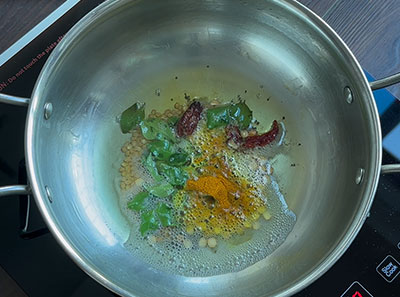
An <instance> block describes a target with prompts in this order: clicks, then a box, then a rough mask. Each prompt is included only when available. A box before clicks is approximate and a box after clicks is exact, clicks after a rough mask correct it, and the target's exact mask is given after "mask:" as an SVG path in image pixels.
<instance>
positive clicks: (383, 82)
mask: <svg viewBox="0 0 400 297" xmlns="http://www.w3.org/2000/svg"><path fill="white" fill-rule="evenodd" d="M397 83H400V72H399V73H396V74H393V75H391V76H388V77H385V78H382V79H378V80H376V81H373V82H370V83H369V86H370V87H371V90H372V91H374V90H379V89H383V88H386V87H389V86H391V85H394V84H397ZM387 173H400V164H387V165H382V169H381V174H387Z"/></svg>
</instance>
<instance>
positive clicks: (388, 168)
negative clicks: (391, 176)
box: [381, 164, 400, 174]
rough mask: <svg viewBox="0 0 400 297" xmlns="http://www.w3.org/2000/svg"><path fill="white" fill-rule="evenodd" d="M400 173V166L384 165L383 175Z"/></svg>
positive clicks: (382, 168)
mask: <svg viewBox="0 0 400 297" xmlns="http://www.w3.org/2000/svg"><path fill="white" fill-rule="evenodd" d="M387 173H400V164H388V165H382V167H381V174H387Z"/></svg>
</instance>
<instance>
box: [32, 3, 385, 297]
mask: <svg viewBox="0 0 400 297" xmlns="http://www.w3.org/2000/svg"><path fill="white" fill-rule="evenodd" d="M128 2H131V1H129V0H108V1H106V2H104V3H102V4H100V5H99V6H98V7H96V8H95V9H94V10H92V11H91V12H89V14H87V15H86V16H85V17H84V18H83V19H81V20H80V21H79V22H78V23H77V24H76V25H74V27H73V28H72V29H71V30H70V31H69V32H68V33H67V35H66V36H65V37H64V39H63V40H62V42H61V43H60V44H59V45H58V46H57V47H56V48H55V50H54V51H53V53H52V54H51V56H50V57H49V59H48V61H47V62H46V64H45V66H44V67H43V69H42V71H41V73H40V75H39V77H38V80H37V81H36V84H35V87H34V90H33V93H32V99H31V104H30V106H29V109H28V114H27V121H26V128H25V155H26V158H27V171H28V177H29V180H30V183H31V187H32V190H33V193H34V197H35V201H36V203H37V205H38V206H39V210H40V212H41V214H42V216H43V218H44V220H45V222H46V224H47V226H48V227H49V229H50V231H51V232H52V234H53V236H54V237H55V238H56V240H57V241H58V243H59V244H60V245H61V247H62V248H63V249H64V250H65V252H66V253H67V254H68V255H69V256H70V258H71V259H72V260H73V261H74V262H75V263H76V264H77V265H78V266H79V267H80V268H81V269H82V270H83V271H85V272H86V273H87V274H88V275H89V276H91V277H92V278H93V279H95V280H96V281H97V282H99V283H100V284H101V285H103V286H105V287H107V288H108V289H110V290H111V291H113V292H114V293H116V294H120V295H123V296H133V297H134V296H136V295H134V294H133V293H131V292H129V291H127V290H126V289H124V288H121V287H120V286H118V285H117V284H115V283H114V282H112V281H110V280H109V279H107V278H106V277H105V276H104V275H103V274H102V273H101V272H99V271H98V270H97V269H96V267H93V266H92V265H90V264H88V263H87V261H86V260H85V257H84V255H82V254H81V253H80V252H79V250H77V249H76V248H75V247H74V245H73V243H72V242H70V241H69V239H68V238H67V237H66V236H65V235H64V233H63V231H62V229H61V228H60V226H59V225H58V224H57V223H56V220H55V218H54V216H53V215H52V213H51V206H50V205H49V204H48V203H46V193H45V190H44V188H43V187H42V185H41V182H40V168H39V166H37V164H36V161H35V150H34V148H35V139H34V135H35V131H34V128H35V123H36V121H37V120H38V119H37V118H38V116H39V115H41V110H42V108H43V106H42V105H43V104H44V102H41V100H40V94H41V92H42V89H43V88H44V87H45V86H46V82H47V79H48V75H49V73H50V72H51V71H50V70H51V69H52V68H53V67H55V66H56V65H57V61H58V60H59V58H60V56H62V54H63V53H64V51H65V50H68V49H69V47H70V46H71V45H72V43H73V42H74V41H75V40H76V38H77V37H79V36H80V35H81V33H82V30H83V29H85V28H87V27H88V26H89V25H90V24H92V23H93V22H95V21H96V20H97V19H98V18H100V17H101V16H103V15H106V14H107V13H108V12H109V9H110V8H111V7H112V8H113V10H115V9H117V8H119V7H122V6H124V5H125V4H126V3H128ZM282 2H283V5H288V6H289V7H291V8H292V9H295V10H297V11H298V12H300V13H302V14H303V15H305V16H306V18H308V19H309V20H310V21H311V22H313V23H315V24H316V25H318V27H319V28H320V29H321V30H322V31H323V32H324V33H325V34H327V35H328V36H329V38H330V39H331V40H332V41H333V42H334V44H335V45H336V46H337V47H338V48H340V50H341V52H342V53H343V54H344V55H346V57H347V58H348V59H350V60H351V61H352V63H353V65H352V66H353V68H354V69H353V70H354V71H355V75H357V76H358V77H359V78H360V79H361V80H360V82H359V83H360V85H361V86H364V88H365V89H366V90H365V91H366V94H367V95H368V98H366V99H367V100H365V107H366V108H367V109H368V112H369V114H370V115H371V119H372V123H371V127H372V129H373V130H374V135H373V136H374V137H375V139H374V144H375V147H374V148H373V151H372V152H373V153H375V154H374V156H373V158H374V160H373V161H371V171H370V172H369V173H367V175H368V179H369V180H370V183H369V187H367V188H366V192H365V194H364V197H363V199H362V202H361V205H360V209H359V211H358V213H357V217H355V218H354V220H353V222H352V224H351V225H350V226H349V227H348V231H347V233H346V234H345V236H344V237H343V238H341V239H338V244H337V245H336V247H335V248H334V249H333V250H332V251H331V252H330V253H329V255H328V256H327V257H326V258H325V259H323V260H322V261H320V262H319V263H317V264H315V266H314V268H313V270H311V271H310V272H309V274H308V275H307V276H305V277H303V278H301V279H297V280H294V281H293V282H292V283H291V285H290V287H285V288H282V290H283V291H282V292H279V293H276V294H275V295H273V296H279V297H283V296H291V295H293V294H295V293H296V292H299V291H300V290H302V289H304V288H305V287H307V286H309V285H310V284H311V283H313V282H314V281H315V280H317V279H318V278H319V277H320V276H322V275H323V274H324V273H325V272H326V271H328V270H329V269H330V268H331V267H332V266H333V265H334V264H335V263H336V262H337V260H338V259H339V258H340V257H341V256H342V255H343V254H344V252H345V251H346V250H347V249H348V247H349V246H350V245H351V243H352V242H353V240H354V239H355V237H356V236H357V234H358V233H359V231H360V229H361V227H362V226H363V224H364V221H365V219H366V218H367V216H368V213H369V210H370V208H371V206H372V202H373V199H374V195H375V192H376V189H377V186H378V182H379V174H380V167H381V159H382V138H381V128H380V124H379V123H380V122H379V114H378V110H377V107H376V104H375V102H374V99H373V94H372V91H371V89H370V88H369V84H368V81H367V78H366V77H365V75H364V73H363V71H362V68H361V66H360V64H359V62H358V61H357V59H356V58H355V56H354V54H353V53H352V52H351V50H350V49H349V47H348V46H347V45H346V44H345V43H344V41H343V40H342V39H341V38H340V37H339V35H338V34H337V33H336V32H335V31H334V30H333V29H332V28H331V27H330V26H329V25H328V24H327V23H326V22H325V21H324V20H323V19H322V18H320V17H319V16H318V15H316V14H315V13H314V12H313V11H311V10H310V9H309V8H307V7H305V6H304V5H303V4H301V3H299V2H297V1H295V0H283V1H282ZM373 136H371V137H373ZM371 154H372V153H371ZM366 177H367V176H366Z"/></svg>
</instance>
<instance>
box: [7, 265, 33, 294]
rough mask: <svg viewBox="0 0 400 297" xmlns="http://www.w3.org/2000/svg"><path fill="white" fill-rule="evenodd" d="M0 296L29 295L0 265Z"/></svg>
mask: <svg viewBox="0 0 400 297" xmlns="http://www.w3.org/2000/svg"><path fill="white" fill-rule="evenodd" d="M0 296H2V297H28V296H27V295H26V294H25V293H24V292H23V291H22V290H21V288H20V287H19V286H18V285H17V284H16V283H15V281H14V280H13V279H12V278H11V277H10V276H9V275H8V274H7V273H6V272H5V271H4V270H3V269H2V268H1V267H0Z"/></svg>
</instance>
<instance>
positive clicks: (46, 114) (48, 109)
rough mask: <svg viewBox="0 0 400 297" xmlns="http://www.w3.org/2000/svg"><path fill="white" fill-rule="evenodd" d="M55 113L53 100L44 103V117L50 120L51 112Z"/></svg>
mask: <svg viewBox="0 0 400 297" xmlns="http://www.w3.org/2000/svg"><path fill="white" fill-rule="evenodd" d="M52 113H53V104H51V102H46V104H45V105H44V119H45V120H48V119H50V117H51V114H52Z"/></svg>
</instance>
